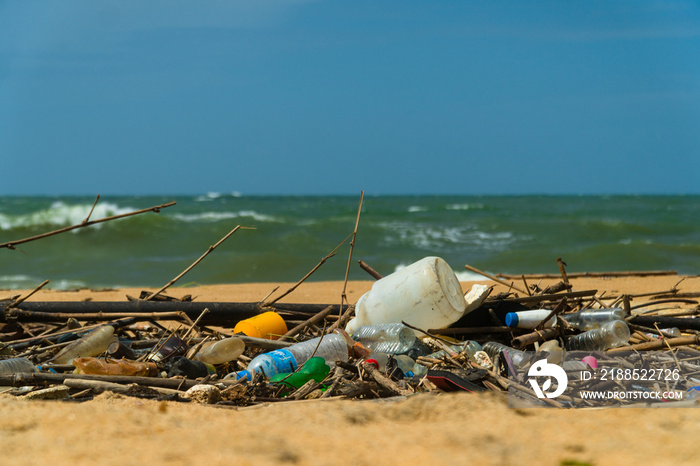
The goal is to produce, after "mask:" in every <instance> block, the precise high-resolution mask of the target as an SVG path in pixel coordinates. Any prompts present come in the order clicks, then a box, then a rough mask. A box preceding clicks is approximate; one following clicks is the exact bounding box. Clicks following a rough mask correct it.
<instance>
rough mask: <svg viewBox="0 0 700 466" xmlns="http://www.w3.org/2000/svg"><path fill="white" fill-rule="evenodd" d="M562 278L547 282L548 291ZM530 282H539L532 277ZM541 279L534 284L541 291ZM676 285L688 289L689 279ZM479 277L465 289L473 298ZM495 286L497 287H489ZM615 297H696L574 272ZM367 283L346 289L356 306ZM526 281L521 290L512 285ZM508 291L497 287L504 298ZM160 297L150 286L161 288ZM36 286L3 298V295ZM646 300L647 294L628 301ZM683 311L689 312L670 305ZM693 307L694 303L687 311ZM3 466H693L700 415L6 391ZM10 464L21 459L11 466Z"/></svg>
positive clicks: (243, 295) (80, 294)
mask: <svg viewBox="0 0 700 466" xmlns="http://www.w3.org/2000/svg"><path fill="white" fill-rule="evenodd" d="M557 281H558V280H554V279H546V280H542V281H541V285H540V286H541V287H545V286H547V285H550V284H553V283H555V282H557ZM528 282H529V283H530V284H533V280H532V279H531V280H528ZM536 282H537V281H535V282H534V283H536ZM679 282H680V284H679ZM473 283H474V282H463V283H462V288H463V290H464V291H467V290H468V289H469V288H470V287H471V285H472V284H473ZM480 283H485V284H493V282H491V281H489V280H484V281H483V282H480ZM571 283H572V285H573V289H574V290H591V289H595V290H598V292H599V294H600V292H603V291H605V292H606V295H618V294H623V293H624V294H640V293H647V292H662V291H668V290H670V289H672V288H673V287H674V286H675V285H677V288H678V290H679V291H680V292H698V291H700V278H698V277H696V276H693V277H682V276H677V275H664V276H652V277H641V276H625V277H615V278H610V277H601V278H572V279H571ZM278 285H279V291H278V293H280V292H282V291H285V290H286V289H288V288H289V287H290V286H291V285H292V284H285V283H283V284H278V283H261V284H241V285H216V286H199V287H187V288H171V289H169V290H168V291H167V294H169V295H171V296H175V297H181V296H184V295H186V294H191V295H192V296H193V297H195V299H196V300H198V301H235V302H251V301H259V300H260V299H262V298H263V297H265V296H266V295H268V294H269V293H270V292H271V291H272V290H273V289H274V288H275V287H276V286H278ZM371 285H372V282H371V281H357V282H350V283H348V285H347V291H346V293H347V296H348V300H349V301H350V302H351V303H354V302H355V301H356V300H357V298H359V297H360V296H361V295H362V294H363V293H364V292H366V291H367V290H369V289H370V287H371ZM516 285H517V286H522V282H520V283H516ZM342 290H343V283H342V282H310V283H304V284H302V285H301V286H300V287H299V288H298V289H297V290H296V291H294V292H293V293H292V294H290V295H289V296H288V297H287V298H285V299H284V301H286V302H295V303H328V304H333V303H339V301H340V296H341V292H342ZM503 290H505V288H503V287H502V286H501V285H498V286H497V288H496V290H495V291H496V292H497V291H503ZM139 291H140V290H139V289H117V290H77V291H50V290H49V291H43V290H42V291H40V292H38V293H37V294H35V295H34V296H32V297H31V300H36V301H42V300H43V301H59V300H62V301H80V300H85V299H90V300H93V301H123V300H125V299H126V298H125V296H126V295H127V294H128V295H132V296H137V295H138V293H139ZM151 291H154V290H151ZM23 293H24V294H26V293H27V292H26V291H24V292H17V291H8V290H4V291H0V297H2V298H5V297H9V296H12V295H15V294H23ZM640 302H643V298H638V299H635V300H633V302H632V304H633V305H634V304H638V303H640ZM664 306H666V308H670V309H673V308H675V307H676V306H679V304H675V303H672V304H665V305H664ZM682 306H683V308H684V309H688V308H693V307H694V306H695V307H696V306H697V305H692V304H683V305H682ZM0 412H2V423H0V431H1V432H2V435H0V459H2V462H3V463H5V464H52V465H63V464H66V465H67V464H73V465H75V464H95V463H99V464H115V465H116V464H119V465H125V464H149V463H150V464H183V465H184V464H212V465H214V464H232V463H236V464H280V463H289V464H338V465H340V464H343V465H344V464H357V465H364V464H396V463H402V464H429V463H443V464H467V463H470V464H598V465H600V464H623V463H626V464H634V463H652V464H675V465H678V464H694V463H695V462H696V459H695V456H696V453H697V450H698V447H697V446H696V445H695V437H696V435H697V433H698V430H699V428H698V425H700V411H698V410H696V409H690V408H676V409H651V408H607V409H577V410H562V409H543V408H528V409H515V408H509V407H508V403H507V398H506V396H505V395H503V394H498V393H486V394H469V393H435V394H432V393H431V394H422V395H415V396H411V397H408V398H406V399H400V400H395V399H391V400H378V401H356V400H343V399H340V398H329V399H325V400H320V401H314V400H311V401H293V402H280V403H270V404H264V405H259V406H252V407H244V408H234V407H214V406H207V405H198V404H195V403H177V402H165V401H160V402H157V401H150V400H144V399H138V398H131V397H126V396H122V395H115V394H110V393H109V392H105V393H103V394H102V395H99V396H98V397H96V398H95V399H93V400H91V401H87V402H83V403H77V402H60V401H26V400H20V399H17V398H15V397H13V396H10V395H3V396H0ZM10 461H12V463H10Z"/></svg>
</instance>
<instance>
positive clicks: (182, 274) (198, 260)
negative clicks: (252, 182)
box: [145, 225, 248, 301]
mask: <svg viewBox="0 0 700 466" xmlns="http://www.w3.org/2000/svg"><path fill="white" fill-rule="evenodd" d="M240 228H241V226H240V225H236V228H234V229H233V230H231V231H230V232H228V234H227V235H226V236H224V237H223V238H221V239H220V240H219V241H218V242H217V243H216V244H215V245H213V246H209V249H207V251H206V252H205V253H204V254H202V255H201V256H200V257H199V259H197V260H196V261H194V262H193V263H192V265H190V266H189V267H187V268H186V269H185V270H184V271H183V272H182V273H181V274H180V275H178V276H177V277H175V278H173V279H172V280H170V281H169V282H168V283H167V284H166V285H165V286H164V287H162V288H161V289H160V290H158V291H156V292H155V293H153V294H151V295H150V296H148V297H146V298H145V301H148V300H150V299H153V298H154V297H156V296H158V295H159V294H160V293H162V292H163V291H165V290H166V289H168V288H169V287H170V286H172V285H174V284H175V282H177V281H178V280H179V279H181V278H182V277H183V276H184V275H185V274H186V273H187V272H189V271H190V270H192V269H193V268H194V267H195V266H196V265H197V264H199V263H200V262H201V261H202V260H203V259H204V258H205V257H207V255H209V253H210V252H212V251H213V250H214V249H216V248H217V246H219V245H220V244H221V243H223V242H224V241H226V240H227V239H228V237H229V236H231V235H232V234H234V233H235V232H237V231H238V230H239V229H240ZM246 228H248V227H246Z"/></svg>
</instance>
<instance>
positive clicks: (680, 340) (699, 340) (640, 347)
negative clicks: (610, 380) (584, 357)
mask: <svg viewBox="0 0 700 466" xmlns="http://www.w3.org/2000/svg"><path fill="white" fill-rule="evenodd" d="M698 344H700V335H694V336H691V337H677V338H665V339H663V340H655V341H650V342H646V343H638V344H636V345H630V346H618V347H617V348H613V349H609V350H608V351H607V352H608V353H617V352H619V351H650V350H660V349H663V348H666V347H673V346H686V345H698Z"/></svg>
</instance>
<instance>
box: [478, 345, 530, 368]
mask: <svg viewBox="0 0 700 466" xmlns="http://www.w3.org/2000/svg"><path fill="white" fill-rule="evenodd" d="M483 349H484V351H485V352H486V354H488V355H489V357H490V358H491V360H492V361H493V360H494V359H496V356H500V354H501V352H506V353H508V356H510V360H511V361H513V364H515V365H516V366H519V365H520V364H521V363H522V362H523V361H526V360H527V359H528V358H529V356H528V354H527V353H526V352H525V351H520V350H517V349H515V348H511V347H510V346H506V345H504V344H502V343H498V342H495V341H489V342H487V343H484V346H483ZM501 359H502V358H501Z"/></svg>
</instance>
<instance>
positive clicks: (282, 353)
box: [246, 333, 350, 377]
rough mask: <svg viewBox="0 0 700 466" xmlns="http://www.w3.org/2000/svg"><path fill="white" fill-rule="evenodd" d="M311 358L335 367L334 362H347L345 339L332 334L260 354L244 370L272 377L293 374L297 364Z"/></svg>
mask: <svg viewBox="0 0 700 466" xmlns="http://www.w3.org/2000/svg"><path fill="white" fill-rule="evenodd" d="M319 341H320V344H319ZM317 346H318V348H317ZM312 356H319V357H322V358H323V359H325V361H326V364H328V365H329V366H335V361H337V360H342V361H347V360H348V359H349V358H350V353H349V346H348V344H347V341H346V340H345V337H343V336H342V335H339V334H337V333H332V334H329V335H324V336H323V337H317V338H313V339H311V340H308V341H304V342H301V343H296V344H294V345H292V346H288V347H287V348H284V349H278V350H274V351H270V352H269V353H263V354H260V355H258V356H256V357H255V358H253V360H252V361H250V363H249V364H248V367H247V368H246V369H247V370H248V371H250V372H254V371H255V372H262V373H263V374H265V375H266V376H268V377H272V376H273V375H275V374H280V373H282V374H284V373H287V372H294V371H295V370H297V367H299V364H303V363H304V362H306V361H307V360H308V359H309V358H310V357H312Z"/></svg>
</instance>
